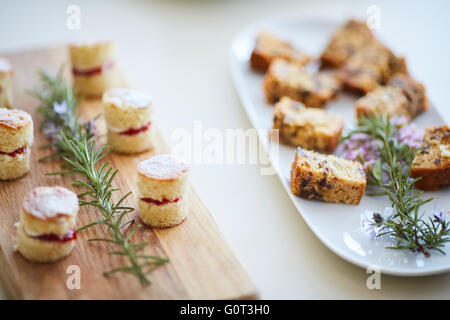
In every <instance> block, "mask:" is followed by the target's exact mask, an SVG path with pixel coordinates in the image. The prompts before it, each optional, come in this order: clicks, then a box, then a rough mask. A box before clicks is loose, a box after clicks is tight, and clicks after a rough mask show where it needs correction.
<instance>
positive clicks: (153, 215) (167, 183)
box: [137, 154, 189, 228]
mask: <svg viewBox="0 0 450 320" xmlns="http://www.w3.org/2000/svg"><path fill="white" fill-rule="evenodd" d="M188 172H189V167H188V166H187V165H186V164H185V163H183V162H181V161H179V160H177V159H175V158H174V157H173V156H171V155H170V154H163V155H155V156H153V157H151V158H149V159H147V160H144V161H142V162H140V163H139V164H138V166H137V187H138V192H139V200H138V210H139V216H140V218H141V220H142V221H143V222H144V224H146V225H148V226H151V227H156V228H167V227H172V226H175V225H177V224H179V223H181V222H182V221H183V220H184V219H185V218H186V216H187V213H188V199H187V195H188V188H189V184H188V177H187V176H188Z"/></svg>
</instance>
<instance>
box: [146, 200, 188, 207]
mask: <svg viewBox="0 0 450 320" xmlns="http://www.w3.org/2000/svg"><path fill="white" fill-rule="evenodd" d="M141 200H142V201H145V202H148V203H153V204H156V205H157V206H162V205H163V204H168V203H176V202H178V201H180V200H181V199H180V198H176V199H175V200H167V199H162V200H155V199H152V198H141Z"/></svg>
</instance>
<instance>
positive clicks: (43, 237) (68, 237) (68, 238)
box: [32, 230, 77, 242]
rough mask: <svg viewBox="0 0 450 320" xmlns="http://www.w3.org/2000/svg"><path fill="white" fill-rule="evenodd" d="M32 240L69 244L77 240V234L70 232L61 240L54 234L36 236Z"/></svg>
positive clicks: (73, 231)
mask: <svg viewBox="0 0 450 320" xmlns="http://www.w3.org/2000/svg"><path fill="white" fill-rule="evenodd" d="M32 238H34V239H39V240H44V241H58V242H68V241H74V240H77V233H76V232H75V230H70V231H69V232H67V233H66V234H65V235H64V237H62V238H60V237H59V236H58V235H56V234H53V233H50V234H43V235H40V236H35V237H32Z"/></svg>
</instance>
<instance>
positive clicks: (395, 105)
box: [355, 74, 428, 120]
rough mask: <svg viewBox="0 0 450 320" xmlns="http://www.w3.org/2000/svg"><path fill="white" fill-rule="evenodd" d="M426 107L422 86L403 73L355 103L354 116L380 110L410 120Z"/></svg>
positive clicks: (426, 101)
mask: <svg viewBox="0 0 450 320" xmlns="http://www.w3.org/2000/svg"><path fill="white" fill-rule="evenodd" d="M427 109H428V99H427V97H426V95H425V88H424V86H423V85H422V84H421V83H419V82H417V81H414V80H413V79H412V78H411V77H409V76H407V75H404V74H397V75H395V76H393V77H392V78H391V80H389V82H388V84H387V85H386V86H380V87H378V88H377V89H375V90H374V91H372V92H369V93H368V94H366V95H365V96H363V97H361V98H359V99H358V100H357V101H356V104H355V110H356V116H357V117H361V116H363V115H364V116H370V115H374V114H376V113H378V112H380V113H381V114H383V115H389V116H404V117H406V118H407V119H408V120H412V119H414V118H415V117H417V116H418V115H419V114H421V113H422V112H424V111H426V110H427Z"/></svg>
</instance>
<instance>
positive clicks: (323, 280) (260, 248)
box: [0, 0, 450, 299]
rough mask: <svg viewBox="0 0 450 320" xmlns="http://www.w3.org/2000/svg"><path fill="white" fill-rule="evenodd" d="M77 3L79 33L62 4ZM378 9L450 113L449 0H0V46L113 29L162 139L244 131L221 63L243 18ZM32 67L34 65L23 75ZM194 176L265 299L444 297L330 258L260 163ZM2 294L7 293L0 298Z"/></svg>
mask: <svg viewBox="0 0 450 320" xmlns="http://www.w3.org/2000/svg"><path fill="white" fill-rule="evenodd" d="M70 4H76V5H79V6H80V8H81V29H80V30H78V31H73V30H68V29H67V28H66V19H67V14H66V8H67V6H68V5H70ZM372 4H376V5H378V6H379V7H380V9H381V18H382V21H381V30H380V33H381V34H382V35H383V38H384V39H386V40H387V42H388V43H389V44H392V45H393V46H394V47H395V51H396V52H398V53H401V54H404V55H406V57H407V59H408V66H409V69H410V70H411V71H412V74H413V75H414V76H415V77H416V78H417V79H419V80H421V81H422V82H424V83H425V85H426V87H427V91H428V94H429V97H430V98H431V100H432V101H433V103H434V104H435V105H436V106H437V108H439V109H440V110H441V112H442V113H443V114H444V116H445V118H446V122H447V123H449V122H450V121H449V120H450V107H449V101H448V100H449V98H450V92H449V89H450V88H449V83H450V59H449V58H448V57H449V56H450V43H449V36H448V35H449V32H450V19H449V18H448V13H449V12H450V11H449V9H450V2H446V1H428V2H419V1H396V2H394V1H370V2H366V1H358V2H357V3H355V1H314V2H313V1H298V0H297V1H287V0H285V1H266V0H247V1H244V0H229V1H225V0H223V1H218V0H217V1H215V0H210V1H207V0H192V1H186V0H185V1H182V0H179V1H175V0H172V1H171V0H156V1H90V2H88V1H75V0H73V1H8V2H6V1H4V0H1V1H0V52H6V51H15V50H22V49H27V48H34V47H44V46H46V45H55V44H63V43H66V42H67V41H69V40H71V39H80V38H81V39H86V38H96V37H99V36H102V37H104V36H113V37H114V38H115V39H116V40H117V44H118V48H119V58H120V64H121V67H122V69H124V70H125V71H126V73H127V75H128V77H129V79H130V80H131V82H132V83H133V84H134V86H135V87H136V88H137V89H141V90H143V91H145V92H148V93H150V94H151V95H152V96H153V97H154V98H155V101H156V110H157V111H156V112H157V115H156V116H157V122H158V125H159V127H160V128H161V129H162V131H163V133H164V135H165V136H166V138H167V139H169V138H170V133H171V132H173V130H175V129H177V128H184V129H187V130H192V127H193V121H196V120H201V121H202V123H203V128H204V129H208V128H217V129H221V130H222V129H227V128H244V129H247V128H250V123H249V121H248V118H247V116H246V114H245V112H244V110H243V108H242V106H241V104H240V102H239V99H238V97H237V95H236V93H235V91H234V88H233V84H232V82H231V78H230V73H229V70H228V61H227V58H228V50H229V46H230V44H231V42H232V39H233V37H234V36H235V35H236V34H237V33H238V32H239V31H240V30H241V29H242V28H244V27H245V26H246V25H248V24H250V23H253V22H257V21H258V20H260V19H264V18H266V17H270V16H271V17H273V16H276V15H278V14H280V15H282V14H284V13H286V12H291V13H292V12H298V13H299V14H301V15H311V16H314V15H327V16H333V15H335V16H339V17H345V16H360V17H364V16H365V14H366V9H367V7H368V6H369V5H372ZM30 72H34V71H30ZM191 181H192V183H193V185H194V187H195V188H196V189H197V190H198V192H199V194H200V195H201V198H202V199H203V201H204V202H205V203H206V205H207V206H208V207H209V209H210V210H211V212H212V214H213V216H214V218H215V219H216V221H217V223H218V225H219V227H220V228H221V230H222V231H223V233H224V234H225V237H226V239H227V240H228V242H229V243H230V245H231V246H232V248H233V249H234V252H235V253H236V255H237V256H238V258H239V259H240V261H241V262H242V264H243V265H244V267H245V268H246V270H247V271H248V272H249V274H250V276H251V278H252V279H253V281H254V282H255V284H256V286H257V288H258V290H259V292H260V296H261V297H262V298H273V299H307V298H312V299H316V298H319V299H321V298H322V299H323V298H325V299H328V298H339V299H347V298H350V299H351V298H353V299H361V298H375V299H378V298H380V299H391V298H406V299H412V298H425V299H428V298H438V299H439V298H446V299H449V298H450V274H445V275H440V276H433V277H424V278H396V277H389V276H382V277H381V289H380V290H369V289H367V287H366V279H367V277H368V274H366V271H365V270H362V269H359V268H357V267H355V266H353V265H351V264H349V263H347V262H345V261H343V260H341V259H340V258H338V257H337V256H336V255H334V254H333V253H332V252H330V251H329V250H328V249H326V248H325V247H324V246H323V245H322V244H321V242H320V241H319V240H318V239H316V237H315V236H314V235H313V234H312V232H311V231H310V230H309V229H308V228H307V226H306V225H305V223H304V222H303V220H302V218H301V217H300V215H299V214H298V213H297V211H296V210H295V208H294V206H293V205H292V204H291V202H290V200H289V199H288V197H287V195H286V194H285V193H284V190H282V187H281V182H280V181H279V180H278V178H277V177H276V176H261V175H260V171H259V167H258V166H250V165H235V166H231V165H229V166H207V165H205V166H199V165H197V166H194V168H193V172H192V176H191ZM0 296H4V295H2V294H1V290H0Z"/></svg>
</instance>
